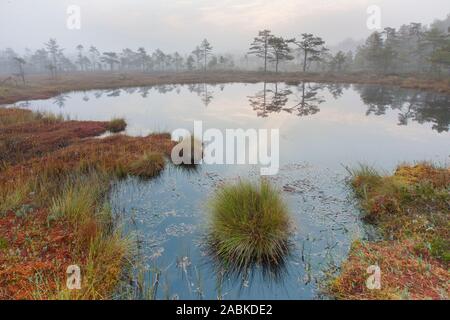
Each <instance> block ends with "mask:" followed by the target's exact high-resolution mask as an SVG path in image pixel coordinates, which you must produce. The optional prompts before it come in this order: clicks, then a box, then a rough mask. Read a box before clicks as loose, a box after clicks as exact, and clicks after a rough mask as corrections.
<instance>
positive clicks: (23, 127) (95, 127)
mask: <svg viewBox="0 0 450 320" xmlns="http://www.w3.org/2000/svg"><path fill="white" fill-rule="evenodd" d="M108 124H109V123H108V122H92V121H64V120H63V119H61V118H57V117H52V116H50V115H45V116H43V115H39V114H36V113H32V112H29V111H24V110H20V109H2V108H0V137H7V139H16V140H15V141H17V143H15V144H10V145H9V146H8V148H9V149H7V151H8V153H7V154H6V155H3V164H2V166H1V168H0V288H1V290H0V299H56V298H63V299H105V298H106V299H107V298H110V297H111V294H112V292H113V290H114V289H115V287H116V286H117V283H118V281H119V280H120V276H121V274H122V268H123V267H124V266H125V264H126V260H127V259H128V258H127V257H128V256H129V254H130V252H129V250H130V249H129V246H128V244H127V241H126V239H123V238H122V237H121V235H120V233H118V232H116V231H114V226H113V225H112V218H111V214H112V213H111V211H110V209H109V208H108V206H107V201H106V200H107V193H108V190H109V187H110V181H111V180H114V179H116V178H120V177H123V176H125V175H128V174H130V175H132V174H133V173H134V172H135V170H136V161H141V160H142V159H143V157H144V156H145V155H146V154H154V155H158V157H159V158H158V159H160V158H161V157H162V156H163V155H168V154H170V150H171V148H172V146H173V142H171V141H170V135H168V134H155V135H150V136H148V137H138V138H133V137H128V136H124V135H114V136H110V137H107V138H104V139H97V138H90V137H94V136H96V135H98V134H101V133H103V132H105V131H106V130H107V128H108ZM122 125H123V124H122ZM3 147H4V146H3ZM147 160H149V159H147ZM150 160H151V159H150ZM147 165H149V164H147ZM156 165H157V167H158V170H162V168H163V165H162V167H161V162H160V161H158V162H157V164H156ZM69 264H78V265H79V266H80V267H81V270H82V275H83V277H82V279H83V280H82V290H74V291H69V290H67V289H66V288H65V281H66V267H67V265H69Z"/></svg>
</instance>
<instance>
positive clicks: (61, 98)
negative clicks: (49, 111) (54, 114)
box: [53, 94, 69, 109]
mask: <svg viewBox="0 0 450 320" xmlns="http://www.w3.org/2000/svg"><path fill="white" fill-rule="evenodd" d="M67 99H69V96H68V95H66V94H60V95H57V96H56V97H54V98H53V104H54V105H56V106H58V108H60V109H61V108H64V106H65V105H66V101H67Z"/></svg>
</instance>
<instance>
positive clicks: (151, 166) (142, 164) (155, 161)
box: [129, 152, 165, 179]
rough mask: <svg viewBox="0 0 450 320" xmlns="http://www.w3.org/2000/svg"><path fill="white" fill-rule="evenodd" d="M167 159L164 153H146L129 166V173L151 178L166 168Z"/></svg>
mask: <svg viewBox="0 0 450 320" xmlns="http://www.w3.org/2000/svg"><path fill="white" fill-rule="evenodd" d="M164 166H165V160H164V155H163V154H162V153H157V152H150V153H145V154H144V155H143V156H142V157H140V158H139V159H138V160H136V161H134V162H132V163H131V164H130V167H129V173H130V174H131V175H133V176H137V177H140V178H143V179H149V178H153V177H155V176H157V175H158V174H160V173H161V171H162V170H163V169H164Z"/></svg>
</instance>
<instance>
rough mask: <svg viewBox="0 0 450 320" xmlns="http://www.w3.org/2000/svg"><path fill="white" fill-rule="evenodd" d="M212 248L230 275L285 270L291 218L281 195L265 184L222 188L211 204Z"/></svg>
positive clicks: (210, 235) (246, 183) (245, 184)
mask: <svg viewBox="0 0 450 320" xmlns="http://www.w3.org/2000/svg"><path fill="white" fill-rule="evenodd" d="M210 207H211V214H210V230H209V241H208V243H209V245H210V249H211V251H212V254H213V255H214V256H215V257H216V258H217V259H218V260H219V261H220V262H221V263H222V264H224V266H225V268H226V269H227V270H229V271H242V270H248V269H249V268H250V267H251V266H252V265H261V266H262V267H269V269H272V268H276V267H277V266H282V265H283V264H284V259H285V257H286V255H287V253H288V252H289V248H290V243H289V235H290V218H289V214H288V210H287V207H286V205H285V204H284V203H283V201H282V199H281V197H280V194H279V193H278V192H277V191H276V190H275V189H274V188H273V187H272V186H271V185H270V184H269V182H268V181H265V180H262V181H261V182H260V184H259V185H258V184H253V183H250V182H245V181H240V182H238V183H237V184H233V185H225V186H224V187H222V188H221V189H220V190H219V191H218V192H217V194H216V195H215V197H214V198H213V199H212V201H211V203H210Z"/></svg>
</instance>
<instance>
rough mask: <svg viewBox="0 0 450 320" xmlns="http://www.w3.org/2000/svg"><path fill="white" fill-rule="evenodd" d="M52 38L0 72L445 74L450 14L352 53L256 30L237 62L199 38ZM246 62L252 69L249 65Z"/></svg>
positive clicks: (12, 57)
mask: <svg viewBox="0 0 450 320" xmlns="http://www.w3.org/2000/svg"><path fill="white" fill-rule="evenodd" d="M65 52H66V50H65V48H63V47H61V46H60V45H59V44H58V42H57V41H56V39H50V40H49V41H48V42H46V43H45V44H44V46H43V48H40V49H38V50H36V51H34V52H31V50H26V52H25V54H23V55H19V54H17V53H16V52H15V51H14V50H13V49H10V48H8V49H5V50H2V51H0V73H6V74H8V73H9V74H14V75H16V76H17V78H18V79H20V80H21V81H22V82H25V74H26V73H44V72H48V73H49V74H50V75H51V76H52V77H57V75H58V74H59V73H63V72H73V71H140V72H166V71H186V70H188V71H192V70H202V71H206V70H229V69H235V68H239V69H253V70H254V69H256V70H260V71H264V72H268V71H272V72H279V71H280V69H281V68H280V67H281V66H282V67H283V71H292V70H296V71H303V72H360V71H368V72H371V73H380V74H390V73H425V74H433V75H442V74H444V75H447V74H449V73H450V15H449V16H448V17H447V19H445V20H442V21H439V20H437V21H436V22H434V23H433V24H431V25H430V26H426V25H422V24H420V23H410V24H408V25H403V26H401V27H399V28H398V29H395V28H385V29H384V30H382V31H376V32H374V33H372V34H371V35H370V36H369V37H368V38H367V39H366V40H365V43H364V44H363V45H360V46H359V47H358V48H356V49H355V50H353V51H348V52H343V51H337V52H336V50H334V52H333V50H331V49H330V48H329V47H328V46H327V45H326V43H325V41H324V40H323V39H322V38H321V37H319V36H317V35H313V34H311V33H302V34H301V35H300V36H299V37H297V38H286V37H282V36H278V35H274V34H272V32H271V31H270V30H267V29H266V30H262V31H259V32H258V34H257V36H256V37H255V38H254V39H253V41H252V42H251V43H250V45H249V49H248V50H247V52H246V54H245V55H244V56H242V57H240V58H238V59H237V58H236V57H235V56H232V55H229V54H228V55H220V54H215V53H214V52H213V46H212V45H211V43H210V42H209V41H208V40H207V39H204V40H203V41H202V42H201V43H200V44H199V45H197V46H196V47H195V48H194V50H192V52H190V53H189V54H184V55H182V54H180V53H179V52H174V53H165V52H163V51H162V50H160V49H156V50H155V51H154V52H152V53H150V52H147V50H146V49H145V48H143V47H140V48H138V49H137V50H132V49H130V48H125V49H123V50H122V51H121V52H113V51H105V52H101V51H100V50H99V49H98V48H97V47H96V46H89V47H84V46H83V45H81V44H80V45H78V46H77V47H76V48H75V52H76V54H75V55H74V54H72V55H71V56H70V57H68V55H66V54H65ZM249 61H251V63H252V66H249Z"/></svg>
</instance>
